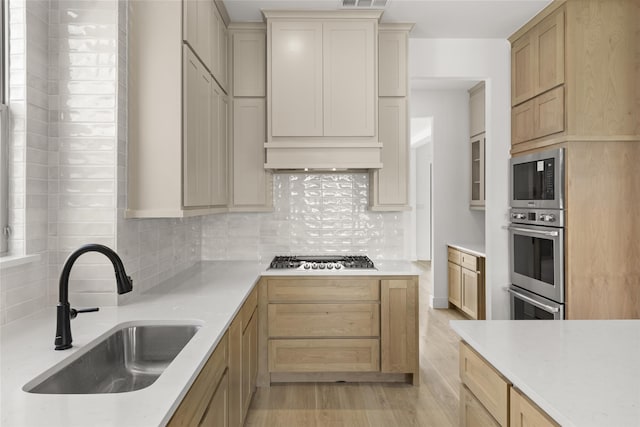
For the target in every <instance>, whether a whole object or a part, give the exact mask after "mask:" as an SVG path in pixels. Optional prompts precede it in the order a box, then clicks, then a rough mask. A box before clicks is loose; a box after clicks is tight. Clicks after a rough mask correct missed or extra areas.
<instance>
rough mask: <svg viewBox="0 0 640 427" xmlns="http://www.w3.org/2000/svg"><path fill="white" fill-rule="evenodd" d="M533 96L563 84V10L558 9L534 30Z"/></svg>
mask: <svg viewBox="0 0 640 427" xmlns="http://www.w3.org/2000/svg"><path fill="white" fill-rule="evenodd" d="M535 47H536V56H537V57H536V64H537V66H536V68H535V70H534V78H535V82H534V84H535V87H534V91H535V94H536V95H538V94H540V93H543V92H545V91H547V90H549V89H551V88H554V87H556V86H558V85H560V84H562V83H564V10H563V9H559V10H558V11H557V12H555V13H554V14H553V15H551V16H549V17H547V18H546V19H544V20H543V21H542V22H540V24H538V25H537V26H536V28H535Z"/></svg>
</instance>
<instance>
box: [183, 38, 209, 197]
mask: <svg viewBox="0 0 640 427" xmlns="http://www.w3.org/2000/svg"><path fill="white" fill-rule="evenodd" d="M184 67H185V68H184V75H185V81H184V95H183V96H184V113H183V114H184V119H183V120H184V123H185V126H184V128H183V141H184V156H183V159H184V160H183V161H184V165H183V180H184V189H183V197H184V201H183V203H184V206H185V207H194V206H208V205H210V204H211V187H210V182H211V173H210V171H211V158H210V155H211V154H210V150H211V145H212V136H211V126H210V121H211V120H212V116H213V115H212V109H211V107H212V105H211V98H212V89H211V76H210V75H209V73H208V71H207V70H206V69H205V68H204V65H202V63H201V62H200V61H199V60H198V58H197V57H196V56H195V54H194V53H193V52H192V51H191V49H189V48H188V47H186V46H185V47H184Z"/></svg>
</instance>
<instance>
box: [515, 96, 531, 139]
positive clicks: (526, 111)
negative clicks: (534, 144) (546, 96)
mask: <svg viewBox="0 0 640 427" xmlns="http://www.w3.org/2000/svg"><path fill="white" fill-rule="evenodd" d="M534 110H535V106H534V100H533V99H531V100H529V101H527V102H525V103H523V104H520V105H518V106H517V107H513V108H512V109H511V145H513V144H518V143H520V142H524V141H530V140H532V139H534V138H535V125H534Z"/></svg>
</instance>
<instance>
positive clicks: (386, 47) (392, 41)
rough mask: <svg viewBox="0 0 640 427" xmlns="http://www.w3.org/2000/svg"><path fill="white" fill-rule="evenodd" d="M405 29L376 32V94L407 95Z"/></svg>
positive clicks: (380, 29) (406, 39) (406, 38)
mask: <svg viewBox="0 0 640 427" xmlns="http://www.w3.org/2000/svg"><path fill="white" fill-rule="evenodd" d="M407 45H408V34H407V31H387V30H383V29H382V28H379V32H378V96H407V50H408V49H407V47H408V46H407Z"/></svg>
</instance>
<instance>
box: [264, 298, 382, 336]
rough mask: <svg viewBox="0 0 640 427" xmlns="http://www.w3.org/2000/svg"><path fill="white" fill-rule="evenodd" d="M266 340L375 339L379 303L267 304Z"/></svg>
mask: <svg viewBox="0 0 640 427" xmlns="http://www.w3.org/2000/svg"><path fill="white" fill-rule="evenodd" d="M268 313H269V321H268V322H269V336H270V337H378V336H380V305H379V304H269V308H268Z"/></svg>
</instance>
